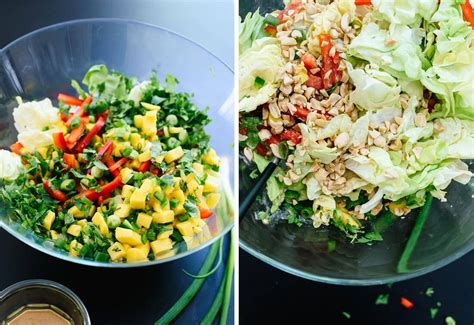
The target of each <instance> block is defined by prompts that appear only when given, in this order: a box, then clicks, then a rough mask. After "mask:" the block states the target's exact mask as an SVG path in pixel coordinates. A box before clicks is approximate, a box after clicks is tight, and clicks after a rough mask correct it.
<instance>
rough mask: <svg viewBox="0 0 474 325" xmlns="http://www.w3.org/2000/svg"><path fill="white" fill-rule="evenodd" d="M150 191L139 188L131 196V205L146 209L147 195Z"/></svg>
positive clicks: (136, 208)
mask: <svg viewBox="0 0 474 325" xmlns="http://www.w3.org/2000/svg"><path fill="white" fill-rule="evenodd" d="M147 194H148V193H146V192H143V191H142V190H137V191H134V192H133V193H132V196H130V207H131V208H132V209H135V210H138V209H140V210H144V209H145V206H146V196H147Z"/></svg>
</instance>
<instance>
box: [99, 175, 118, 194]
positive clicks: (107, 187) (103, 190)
mask: <svg viewBox="0 0 474 325" xmlns="http://www.w3.org/2000/svg"><path fill="white" fill-rule="evenodd" d="M120 185H122V177H121V176H120V175H118V176H116V177H115V178H114V179H113V181H111V182H110V183H107V184H105V185H103V186H101V188H100V189H101V191H100V194H101V195H105V194H108V193H110V192H112V191H113V190H115V189H116V188H117V187H119V186H120Z"/></svg>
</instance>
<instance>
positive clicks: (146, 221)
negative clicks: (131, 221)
mask: <svg viewBox="0 0 474 325" xmlns="http://www.w3.org/2000/svg"><path fill="white" fill-rule="evenodd" d="M152 221H153V217H152V216H149V215H148V214H146V213H139V214H138V217H137V225H139V226H140V227H143V228H146V229H148V228H150V225H151V222H152Z"/></svg>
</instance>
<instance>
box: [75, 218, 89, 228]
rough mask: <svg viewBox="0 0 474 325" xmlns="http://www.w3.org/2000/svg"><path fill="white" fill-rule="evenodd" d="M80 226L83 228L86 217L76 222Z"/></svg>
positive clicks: (85, 223)
mask: <svg viewBox="0 0 474 325" xmlns="http://www.w3.org/2000/svg"><path fill="white" fill-rule="evenodd" d="M76 223H77V224H78V225H79V226H81V228H84V227H85V226H86V225H87V219H81V220H79V221H77V222H76Z"/></svg>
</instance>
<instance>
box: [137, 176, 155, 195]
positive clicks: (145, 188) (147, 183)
mask: <svg viewBox="0 0 474 325" xmlns="http://www.w3.org/2000/svg"><path fill="white" fill-rule="evenodd" d="M153 185H154V184H153V181H152V180H151V179H149V178H147V179H145V180H144V181H143V183H142V186H140V191H142V192H143V193H151V192H152V191H153V187H154V186H153Z"/></svg>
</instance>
